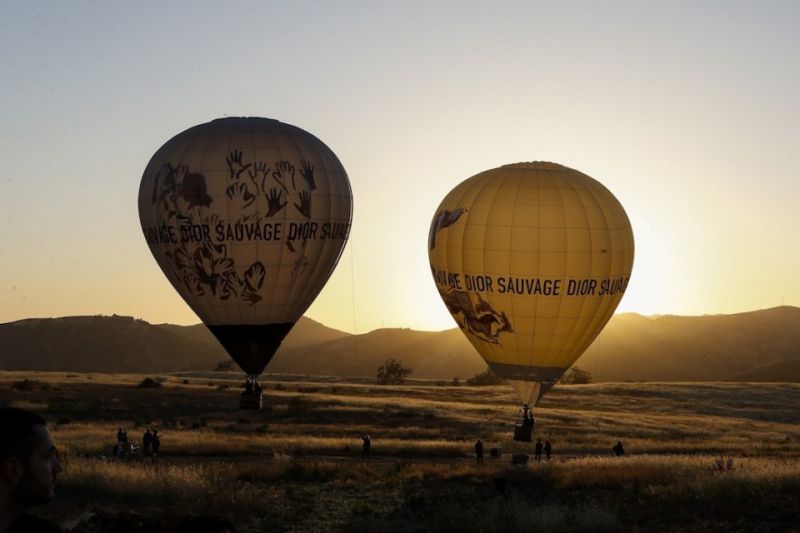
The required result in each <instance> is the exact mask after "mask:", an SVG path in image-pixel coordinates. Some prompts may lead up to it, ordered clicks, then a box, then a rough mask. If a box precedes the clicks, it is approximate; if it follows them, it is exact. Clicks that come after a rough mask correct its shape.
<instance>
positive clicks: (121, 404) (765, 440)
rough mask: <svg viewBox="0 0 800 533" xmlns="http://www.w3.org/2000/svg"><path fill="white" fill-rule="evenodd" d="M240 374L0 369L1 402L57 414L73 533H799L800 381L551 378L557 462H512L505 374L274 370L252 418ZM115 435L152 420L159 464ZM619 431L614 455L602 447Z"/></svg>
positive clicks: (54, 425) (65, 519)
mask: <svg viewBox="0 0 800 533" xmlns="http://www.w3.org/2000/svg"><path fill="white" fill-rule="evenodd" d="M145 378H150V379H151V380H152V381H154V382H158V383H160V384H161V386H160V387H141V386H140V384H141V383H142V382H143V381H144V380H145ZM26 380H27V381H26ZM237 380H238V377H236V375H235V374H225V373H209V374H185V375H163V376H157V375H153V376H144V375H138V374H117V375H108V374H79V373H30V372H26V373H22V372H0V403H2V404H5V405H14V406H19V407H25V408H29V409H32V410H35V411H37V412H40V413H42V414H43V415H45V416H46V417H47V418H48V420H49V421H50V424H51V430H52V432H53V434H54V438H55V440H56V442H57V443H58V445H59V446H60V447H61V449H62V455H63V457H64V460H65V463H66V470H65V472H64V474H63V476H62V478H61V482H60V484H59V489H58V498H57V500H56V502H54V503H53V504H51V505H49V506H47V507H45V508H42V509H41V513H42V514H44V515H46V516H48V517H50V518H52V519H55V520H57V521H59V522H62V523H64V524H65V525H67V526H68V527H70V528H72V530H73V531H76V532H81V531H83V532H87V531H104V530H108V529H109V523H112V522H113V523H114V524H115V526H116V527H123V526H125V527H129V528H130V529H129V530H131V531H135V530H137V527H138V528H141V527H143V525H147V524H153V523H164V522H166V521H169V520H170V519H174V517H175V516H181V515H191V514H214V515H220V516H225V517H228V518H229V519H230V520H232V521H233V522H234V523H235V524H236V526H237V528H239V530H241V531H262V530H270V531H329V530H347V531H353V530H355V531H378V530H380V531H454V530H457V531H487V532H492V531H533V530H535V531H563V530H573V531H642V530H646V531H653V530H655V531H672V530H674V531H677V530H681V531H705V530H722V529H725V530H733V531H759V530H762V531H774V530H783V529H786V530H790V529H792V528H797V527H798V522H797V520H798V519H797V517H798V516H800V503H798V502H800V457H799V455H800V454H799V453H798V452H800V411H798V410H797V407H796V406H797V405H800V386H798V385H789V384H761V383H760V384H746V383H691V384H681V383H669V384H667V383H664V384H659V383H614V384H595V385H558V386H557V387H556V388H555V389H553V391H551V393H549V394H548V396H546V397H545V399H544V401H543V402H542V404H541V405H540V407H538V408H537V411H536V429H535V437H539V438H541V439H542V440H549V441H550V442H551V443H552V444H553V448H554V452H555V453H554V456H553V459H552V460H551V461H549V462H548V461H542V462H535V461H531V462H530V463H529V464H528V465H525V466H516V465H511V464H510V458H511V455H512V454H513V453H519V452H524V453H529V454H531V456H532V454H533V451H532V450H533V448H532V446H531V445H529V444H528V445H521V444H519V443H514V442H513V441H512V440H511V434H512V431H511V429H512V427H511V426H512V425H513V423H514V421H515V417H516V409H517V407H516V405H515V399H514V396H513V394H512V391H511V389H510V387H508V386H506V385H491V386H474V385H467V384H459V385H454V384H453V383H442V382H438V383H437V382H425V381H422V380H408V381H407V384H406V385H396V386H395V385H377V384H375V383H374V381H373V382H369V381H368V380H345V379H339V378H329V377H319V378H316V377H297V376H279V375H273V376H267V377H266V379H265V380H264V382H263V384H264V385H265V389H266V393H265V398H264V404H265V409H264V410H262V411H258V412H252V411H240V410H238V408H237V406H238V391H239V386H240V383H239V382H238V381H237ZM119 426H122V427H124V428H126V429H127V431H128V434H129V436H131V437H132V438H134V439H136V440H137V441H139V439H140V438H141V435H142V433H143V432H144V430H145V428H148V427H157V428H158V429H159V433H161V434H162V435H163V436H162V450H161V451H162V453H161V456H160V457H159V459H158V461H152V460H151V459H145V458H142V457H139V456H134V457H130V458H126V459H122V460H121V459H117V458H114V457H112V455H111V453H112V446H113V444H114V440H115V434H116V430H117V427H119ZM365 433H367V434H369V435H370V436H371V437H372V443H373V445H372V453H371V455H372V457H371V458H370V459H369V461H362V460H361V439H360V436H361V435H363V434H365ZM477 437H480V438H481V439H482V440H483V442H484V445H485V448H486V451H487V453H486V463H485V464H483V465H478V464H475V459H474V454H473V443H474V441H475V438H477ZM617 440H621V441H622V442H623V443H624V445H625V449H626V455H625V456H624V457H622V458H616V457H613V456H612V455H611V453H610V449H611V447H612V446H613V444H614V443H615V442H616V441H617ZM495 447H496V448H499V449H500V450H502V455H501V456H500V457H489V454H488V451H489V449H490V448H495ZM126 524H127V525H126ZM137 524H138V525H137ZM122 530H124V529H122Z"/></svg>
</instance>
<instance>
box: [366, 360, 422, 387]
mask: <svg viewBox="0 0 800 533" xmlns="http://www.w3.org/2000/svg"><path fill="white" fill-rule="evenodd" d="M412 372H414V371H413V370H412V369H411V368H409V367H407V366H405V365H404V364H403V363H401V362H400V361H398V360H397V359H394V358H392V359H387V361H386V362H385V363H384V364H382V365H381V366H379V367H378V372H377V374H376V376H375V377H376V379H377V380H378V384H379V385H400V384H401V383H403V380H404V379H405V378H406V377H408V376H409V375H410V374H411V373H412Z"/></svg>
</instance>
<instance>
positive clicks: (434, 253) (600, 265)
mask: <svg viewBox="0 0 800 533" xmlns="http://www.w3.org/2000/svg"><path fill="white" fill-rule="evenodd" d="M633 249H634V244H633V233H632V231H631V225H630V222H629V220H628V217H627V215H626V214H625V211H624V209H623V208H622V205H620V203H619V201H618V200H617V199H616V198H615V197H614V195H613V194H611V192H610V191H609V190H608V189H606V188H605V187H604V186H603V185H602V184H600V183H599V182H597V181H596V180H594V179H592V178H590V177H589V176H587V175H585V174H582V173H580V172H578V171H576V170H572V169H570V168H566V167H563V166H561V165H557V164H554V163H538V162H537V163H518V164H514V165H506V166H503V167H500V168H495V169H492V170H488V171H486V172H482V173H480V174H478V175H476V176H473V177H471V178H469V179H467V180H466V181H464V182H463V183H461V184H459V185H458V186H456V187H455V188H454V189H453V190H452V191H451V192H450V193H449V194H448V195H447V196H446V197H445V198H444V200H442V203H441V204H440V205H439V208H438V209H437V210H436V214H435V215H434V217H433V221H432V222H431V228H430V233H429V239H428V250H429V259H430V264H431V270H432V273H433V277H434V281H435V283H436V287H437V289H438V290H439V293H440V295H441V297H442V299H443V300H444V303H445V305H446V306H447V309H448V311H450V313H451V314H452V315H453V318H454V319H455V320H456V322H457V323H458V325H459V327H460V328H461V330H462V331H463V332H464V334H465V335H466V336H467V338H468V339H469V340H470V342H471V343H472V345H473V346H474V347H475V348H476V349H477V351H478V352H479V353H480V354H481V356H482V357H483V358H484V360H486V362H487V363H488V365H489V367H490V368H491V369H492V371H493V372H494V373H495V374H497V375H498V376H500V377H503V378H506V379H509V380H511V382H512V384H513V385H514V387H515V388H516V390H517V392H518V393H519V396H520V398H521V399H522V401H523V403H526V404H529V405H535V404H536V402H538V400H539V399H540V398H541V396H542V395H543V394H544V393H545V392H547V390H549V389H550V387H552V386H553V385H554V384H555V382H556V381H557V380H558V379H559V378H560V377H561V375H562V374H563V373H564V371H565V370H566V369H567V368H568V367H569V366H570V365H571V364H572V363H574V362H575V360H577V359H578V357H579V356H580V355H581V354H582V353H583V351H584V350H585V349H586V348H587V347H588V346H589V344H591V342H592V341H593V340H594V338H595V337H596V336H597V334H598V333H599V332H600V330H601V329H602V328H603V326H604V325H605V324H606V322H608V320H609V319H610V318H611V315H612V314H613V313H614V309H616V307H617V305H618V304H619V302H620V300H621V299H622V296H623V294H624V292H625V289H626V287H627V284H628V280H629V278H630V275H631V269H632V266H633Z"/></svg>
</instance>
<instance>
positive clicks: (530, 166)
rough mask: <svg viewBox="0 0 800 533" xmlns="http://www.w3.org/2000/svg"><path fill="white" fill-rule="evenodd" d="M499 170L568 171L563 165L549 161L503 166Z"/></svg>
mask: <svg viewBox="0 0 800 533" xmlns="http://www.w3.org/2000/svg"><path fill="white" fill-rule="evenodd" d="M500 168H517V169H524V170H569V169H568V168H567V167H565V166H564V165H559V164H558V163H551V162H549V161H523V162H520V163H511V164H508V165H503V166H502V167H500Z"/></svg>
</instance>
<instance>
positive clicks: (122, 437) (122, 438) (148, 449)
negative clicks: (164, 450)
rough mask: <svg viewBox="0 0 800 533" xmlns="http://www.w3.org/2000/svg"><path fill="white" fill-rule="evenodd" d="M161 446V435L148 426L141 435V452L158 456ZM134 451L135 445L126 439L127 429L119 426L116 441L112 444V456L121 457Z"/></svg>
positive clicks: (149, 455) (148, 455)
mask: <svg viewBox="0 0 800 533" xmlns="http://www.w3.org/2000/svg"><path fill="white" fill-rule="evenodd" d="M160 448H161V435H159V434H158V430H157V429H153V430H151V429H150V428H148V429H147V431H145V432H144V435H142V454H144V455H145V456H147V457H151V456H152V457H154V458H156V457H158V450H159V449H160ZM132 453H136V446H135V445H134V444H133V443H132V442H131V441H130V440H129V439H128V431H127V430H125V429H123V428H122V427H120V428H119V429H118V430H117V443H116V444H115V445H114V456H115V457H119V458H123V457H125V456H127V455H128V454H132Z"/></svg>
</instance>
